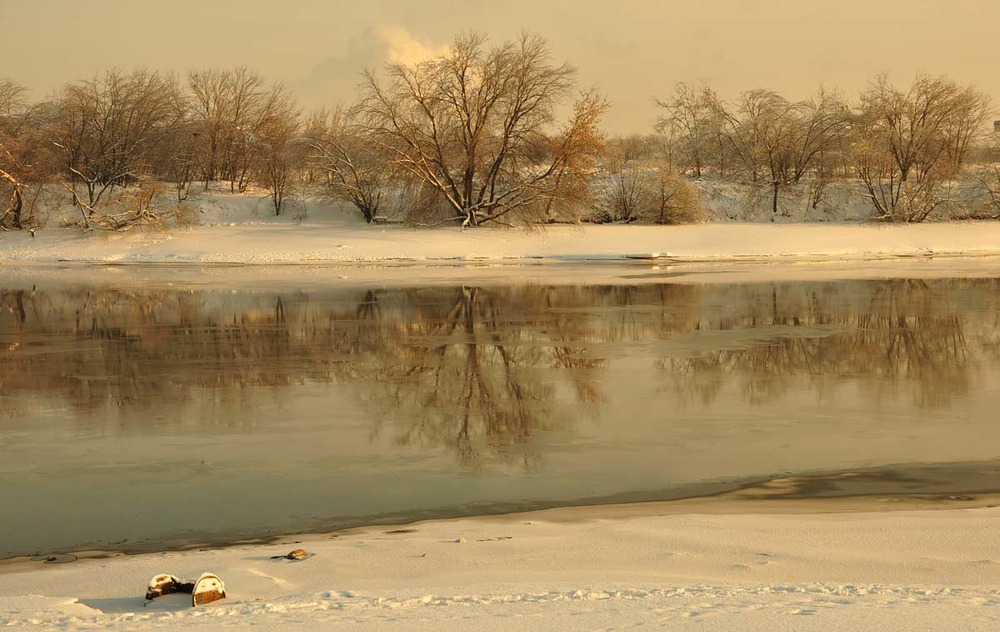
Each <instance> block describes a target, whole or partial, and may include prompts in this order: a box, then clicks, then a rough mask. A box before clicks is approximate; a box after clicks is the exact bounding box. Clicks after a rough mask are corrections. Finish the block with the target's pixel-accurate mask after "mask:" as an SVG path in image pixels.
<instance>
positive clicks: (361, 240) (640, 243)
mask: <svg viewBox="0 0 1000 632" xmlns="http://www.w3.org/2000/svg"><path fill="white" fill-rule="evenodd" d="M997 254H1000V222H954V223H934V224H915V225H875V224H749V223H738V224H700V225H688V226H606V225H605V226H590V225H588V226H550V227H547V228H544V229H537V230H533V231H525V230H520V229H489V228H486V229H473V230H466V231H462V230H460V229H457V228H436V229H414V228H407V227H403V226H397V225H389V226H376V225H365V224H362V223H360V222H357V221H354V220H348V219H340V220H330V221H327V222H315V223H310V222H303V223H290V222H287V221H282V222H258V221H254V222H247V223H231V225H225V226H219V225H216V226H195V227H189V228H181V229H173V230H169V231H166V232H147V233H125V234H99V233H80V232H79V231H76V230H69V229H47V230H43V231H38V232H37V234H36V236H35V237H31V236H30V235H29V234H28V233H27V232H16V233H4V234H2V236H0V263H14V262H20V263H57V262H78V263H134V264H152V263H213V264H216V263H236V264H277V263H281V264H285V263H321V262H329V263H347V262H389V261H409V262H455V261H473V262H475V261H525V260H538V259H543V260H557V261H593V260H609V259H610V260H615V259H629V258H643V259H646V258H659V259H662V260H668V261H720V260H762V261H779V260H781V261H796V260H826V261H839V260H844V259H873V258H888V257H899V256H930V255H997Z"/></svg>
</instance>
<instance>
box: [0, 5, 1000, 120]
mask: <svg viewBox="0 0 1000 632" xmlns="http://www.w3.org/2000/svg"><path fill="white" fill-rule="evenodd" d="M0 24H4V27H5V28H4V37H3V38H0V55H2V59H3V60H4V62H3V65H2V66H0V78H8V79H13V80H15V81H17V82H19V83H21V84H22V85H24V86H26V87H28V88H29V89H30V91H31V93H30V94H31V96H32V97H33V98H36V99H41V98H44V97H46V96H48V95H49V94H51V93H52V91H54V90H55V89H57V88H58V87H59V86H61V85H63V84H65V83H67V82H71V81H76V80H80V79H86V78H90V77H93V76H95V75H97V74H99V73H101V72H103V71H105V70H107V69H109V68H112V67H118V68H123V69H131V68H135V67H146V68H152V69H158V70H165V71H172V72H176V73H179V74H183V73H185V72H186V71H187V70H189V69H193V68H206V67H233V66H239V65H246V66H249V67H251V68H253V69H256V70H258V71H259V72H261V73H263V74H264V75H265V76H266V77H268V78H270V79H274V80H278V81H282V82H284V83H285V84H286V85H288V86H289V87H290V88H291V89H292V90H293V91H294V92H295V94H296V95H297V96H298V98H299V100H300V102H301V104H302V105H303V107H305V108H312V107H316V106H320V105H329V104H333V103H337V102H342V101H350V100H351V98H352V96H353V94H354V91H355V87H356V86H357V84H358V81H359V72H360V71H361V70H362V69H363V68H377V67H379V66H380V65H381V64H383V63H385V62H386V61H388V60H391V61H402V62H415V61H419V60H421V59H425V58H427V57H428V56H433V55H435V54H440V53H441V52H442V51H445V50H447V46H448V44H449V43H450V42H451V41H452V40H453V39H454V38H455V36H456V35H458V34H460V33H462V32H465V31H468V30H475V31H482V32H485V33H487V34H488V35H489V36H490V38H491V39H492V40H493V41H496V42H500V41H504V40H509V39H513V38H516V37H518V36H519V35H520V34H521V33H522V32H525V31H527V32H531V33H537V34H539V35H542V36H543V37H545V38H546V39H547V40H548V42H549V45H550V47H551V50H552V54H553V59H554V60H555V61H557V62H564V61H567V62H570V63H571V64H573V65H574V66H576V67H577V68H578V70H579V73H578V82H579V87H580V88H581V89H584V88H589V87H592V86H596V87H597V88H598V89H600V90H601V91H602V92H603V93H604V94H605V95H606V96H607V97H608V99H609V100H610V102H611V104H612V107H611V110H610V111H609V112H608V114H607V115H606V118H605V127H606V129H607V130H608V131H609V132H610V133H612V134H629V133H648V132H650V131H651V130H652V124H653V122H654V121H655V119H656V117H657V115H658V111H657V107H656V105H655V103H654V98H661V99H663V98H667V97H669V95H670V93H671V91H672V90H673V88H674V86H675V85H676V84H677V82H681V81H685V82H695V83H707V84H709V85H711V86H712V87H713V88H715V89H716V91H717V92H719V93H720V95H721V96H722V97H723V98H728V99H732V98H735V97H736V96H737V95H738V94H739V93H740V92H741V91H743V90H749V89H753V88H770V89H773V90H776V91H778V92H780V93H781V94H783V95H784V96H786V97H788V98H790V99H802V98H806V97H808V96H809V95H810V94H812V93H813V92H815V91H816V89H817V88H819V86H821V85H823V86H826V87H828V88H839V89H841V90H842V91H843V92H844V94H845V95H847V96H849V97H854V96H856V95H857V93H858V92H859V91H860V90H861V89H863V88H864V86H865V84H866V83H867V82H868V81H869V80H870V79H871V78H872V77H873V76H875V75H876V74H879V73H887V74H888V75H889V77H890V79H891V80H892V81H894V82H895V83H897V84H899V85H906V84H908V83H909V82H910V81H912V80H913V78H914V77H915V76H917V75H918V74H931V75H941V74H944V75H948V76H950V77H951V78H953V79H955V80H956V81H959V82H961V83H963V84H974V85H976V86H977V87H979V88H980V89H982V90H983V91H985V92H986V93H987V94H990V95H991V96H992V97H993V98H994V100H995V101H996V102H997V103H998V104H1000V72H998V66H1000V47H998V46H997V45H996V39H997V33H998V30H1000V2H997V1H996V0H951V1H944V0H934V1H931V0H878V1H877V2H875V1H873V0H683V1H679V0H617V1H614V0H502V1H500V0H488V1H482V0H354V1H350V2H348V1H344V0H283V1H281V2H277V1H275V0H0ZM11 25H13V26H11Z"/></svg>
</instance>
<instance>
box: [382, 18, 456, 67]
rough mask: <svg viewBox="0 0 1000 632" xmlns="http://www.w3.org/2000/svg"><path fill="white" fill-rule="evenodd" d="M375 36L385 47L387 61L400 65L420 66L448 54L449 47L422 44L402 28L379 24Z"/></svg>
mask: <svg viewBox="0 0 1000 632" xmlns="http://www.w3.org/2000/svg"><path fill="white" fill-rule="evenodd" d="M375 35H376V37H378V39H379V40H380V41H381V42H382V45H383V46H384V47H385V52H384V55H385V59H386V61H389V62H393V63H398V64H406V65H412V64H419V63H420V62H422V61H427V60H428V59H433V58H435V57H439V56H441V55H444V54H445V53H447V52H448V45H447V44H442V45H438V46H435V45H431V44H426V43H424V42H421V41H420V40H418V39H417V38H416V37H414V36H413V34H412V33H410V32H409V31H407V30H406V29H405V28H403V27H402V26H395V25H392V24H379V25H377V26H376V27H375Z"/></svg>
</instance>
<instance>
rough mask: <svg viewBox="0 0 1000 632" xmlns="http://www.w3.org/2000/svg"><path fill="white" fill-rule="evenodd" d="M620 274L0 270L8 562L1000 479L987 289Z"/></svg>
mask: <svg viewBox="0 0 1000 632" xmlns="http://www.w3.org/2000/svg"><path fill="white" fill-rule="evenodd" d="M630 275H631V273H630V271H628V270H623V271H622V273H621V275H620V278H619V279H617V280H616V282H615V283H613V284H607V285H600V284H595V285H588V284H553V285H548V284H545V283H541V282H538V281H535V282H533V283H499V282H490V283H486V284H478V285H477V284H475V283H465V284H464V285H457V284H456V285H451V286H449V285H441V284H436V285H414V286H412V287H407V286H405V285H403V286H394V287H389V286H378V285H374V284H371V285H370V286H354V285H347V284H344V283H342V282H338V281H336V280H331V281H330V282H329V283H328V284H326V285H324V284H322V283H316V282H315V280H313V281H312V282H311V283H310V284H309V285H308V289H297V288H296V287H295V284H294V283H285V284H282V285H280V286H276V285H275V284H262V285H261V286H259V287H253V286H252V284H247V283H246V282H244V283H242V284H241V289H240V290H239V291H229V290H219V289H206V288H200V287H198V286H196V285H190V286H185V285H183V284H164V283H160V282H149V283H138V284H136V283H132V282H129V283H128V284H122V285H116V284H115V283H108V282H100V283H98V282H95V283H93V284H78V285H73V286H66V285H62V284H60V285H58V286H56V285H54V284H52V285H51V286H46V284H44V283H42V284H39V285H35V286H31V285H27V284H24V285H20V286H18V285H11V286H10V287H6V288H4V287H2V282H0V507H2V508H3V509H2V510H0V533H2V534H3V536H2V538H0V556H4V557H9V556H14V555H22V554H33V553H37V552H54V551H69V550H80V549H84V548H100V549H123V550H155V549H165V548H170V547H176V546H183V545H186V544H190V543H195V542H205V541H226V540H233V539H236V538H242V537H258V536H264V535H268V534H278V533H292V532H303V531H312V530H328V529H334V528H339V527H344V526H349V525H356V524H363V523H373V522H399V521H405V520H409V519H414V518H421V517H429V516H441V515H463V514H470V513H489V512H499V511H506V510H510V509H515V508H528V507H541V506H550V505H560V504H570V503H580V502H604V501H608V500H639V499H667V498H676V497H682V496H689V495H696V494H705V493H712V492H715V491H720V490H724V489H731V488H733V487H736V486H739V485H744V484H747V483H748V482H751V481H755V480H766V479H768V478H772V477H776V476H785V475H788V474H803V473H818V472H848V471H860V470H864V471H868V472H872V471H875V472H883V473H885V474H884V475H883V476H881V477H878V476H876V477H874V478H873V479H871V480H875V481H879V483H878V485H876V486H875V487H873V488H871V489H869V490H868V491H872V490H874V491H887V490H894V491H918V492H919V491H955V490H966V491H985V490H986V489H997V488H1000V485H994V484H993V482H994V481H997V476H996V474H997V471H998V469H997V467H996V464H997V461H995V460H994V459H996V457H997V456H998V452H997V448H996V446H997V445H1000V443H998V442H1000V425H998V423H997V419H998V416H997V414H996V411H997V410H1000V386H998V385H1000V381H998V379H997V378H998V371H1000V329H998V324H1000V280H998V279H995V278H972V279H877V280H854V281H830V282H794V283H793V282H788V283H762V282H758V283H745V284H737V283H730V284H703V285H699V284H690V283H675V282H672V280H671V279H670V278H653V279H652V280H649V279H646V280H635V281H634V282H633V281H630V280H628V278H629V276H630ZM889 473H892V474H891V475H889ZM973 488H974V489H973ZM814 493H815V494H817V495H820V494H822V493H823V491H822V490H821V489H817V490H814Z"/></svg>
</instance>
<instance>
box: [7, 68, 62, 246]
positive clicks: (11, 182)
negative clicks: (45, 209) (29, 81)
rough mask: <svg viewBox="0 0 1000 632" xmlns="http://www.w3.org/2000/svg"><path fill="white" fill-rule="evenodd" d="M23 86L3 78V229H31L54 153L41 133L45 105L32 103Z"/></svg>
mask: <svg viewBox="0 0 1000 632" xmlns="http://www.w3.org/2000/svg"><path fill="white" fill-rule="evenodd" d="M26 93H27V91H26V90H25V89H24V87H23V86H20V85H19V84H16V83H14V82H13V81H9V80H0V200H5V202H3V203H2V204H3V206H0V229H2V230H9V229H14V230H19V229H22V228H31V227H32V224H33V223H34V222H35V220H36V219H37V218H36V217H35V216H34V211H35V209H36V206H37V203H38V200H39V197H40V195H41V192H42V183H43V182H44V180H45V179H46V177H47V176H48V169H49V167H50V164H51V155H50V154H51V152H49V151H48V150H47V147H46V145H47V142H46V141H45V140H44V138H43V135H42V134H41V133H40V129H41V127H42V124H43V123H44V120H45V117H44V111H45V109H46V108H45V107H43V104H36V105H32V104H29V102H28V101H27V99H26V98H25V95H26Z"/></svg>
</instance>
